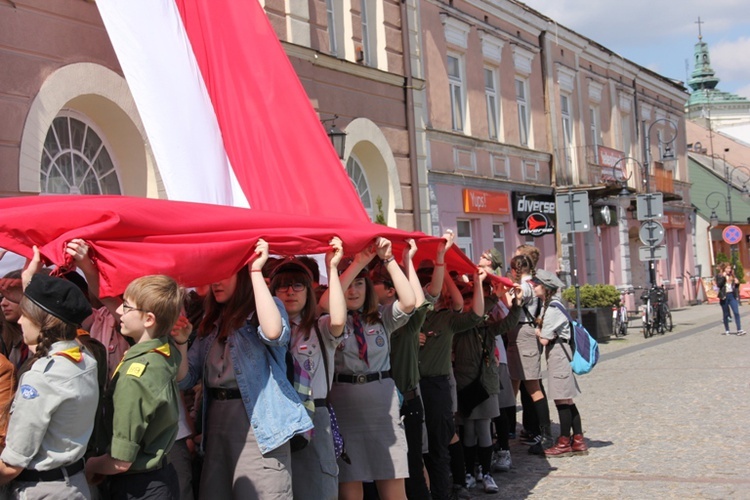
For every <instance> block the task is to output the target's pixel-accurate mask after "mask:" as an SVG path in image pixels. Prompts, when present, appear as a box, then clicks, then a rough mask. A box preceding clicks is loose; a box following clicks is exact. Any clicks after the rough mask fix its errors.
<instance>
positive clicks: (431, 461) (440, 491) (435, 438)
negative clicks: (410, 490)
mask: <svg viewBox="0 0 750 500" xmlns="http://www.w3.org/2000/svg"><path fill="white" fill-rule="evenodd" d="M419 388H420V390H421V392H422V402H423V403H424V416H425V424H426V426H427V444H428V446H429V453H428V454H427V455H425V459H424V463H425V466H426V467H427V473H428V474H429V475H430V490H431V491H432V499H433V500H445V499H447V498H450V496H451V493H452V489H453V485H452V483H451V480H450V474H451V457H450V453H449V452H448V446H449V445H450V442H451V438H452V437H453V435H454V434H455V433H456V426H455V424H454V422H453V409H452V401H451V388H450V384H449V382H448V376H447V375H446V376H440V377H427V378H423V379H422V380H421V381H420V383H419Z"/></svg>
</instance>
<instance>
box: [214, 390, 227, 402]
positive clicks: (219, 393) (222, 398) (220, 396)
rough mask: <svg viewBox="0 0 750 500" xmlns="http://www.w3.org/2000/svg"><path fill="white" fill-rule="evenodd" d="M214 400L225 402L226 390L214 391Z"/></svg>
mask: <svg viewBox="0 0 750 500" xmlns="http://www.w3.org/2000/svg"><path fill="white" fill-rule="evenodd" d="M216 399H218V400H219V401H226V400H227V390H226V389H218V390H217V391H216Z"/></svg>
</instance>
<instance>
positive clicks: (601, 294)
mask: <svg viewBox="0 0 750 500" xmlns="http://www.w3.org/2000/svg"><path fill="white" fill-rule="evenodd" d="M562 296H563V298H564V299H565V300H567V301H568V302H569V303H571V304H575V302H576V289H575V287H572V286H571V287H569V288H566V289H565V291H563V294H562ZM619 303H620V292H619V291H617V288H615V286H614V285H583V286H581V307H592V308H593V307H612V306H614V305H619Z"/></svg>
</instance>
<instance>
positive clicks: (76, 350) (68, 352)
mask: <svg viewBox="0 0 750 500" xmlns="http://www.w3.org/2000/svg"><path fill="white" fill-rule="evenodd" d="M53 356H62V357H63V358H67V359H69V360H71V361H72V362H73V363H80V362H81V360H82V359H83V352H82V350H81V346H76V347H71V348H70V349H65V350H64V351H57V352H56V353H55V354H53Z"/></svg>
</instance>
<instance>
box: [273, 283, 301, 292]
mask: <svg viewBox="0 0 750 500" xmlns="http://www.w3.org/2000/svg"><path fill="white" fill-rule="evenodd" d="M289 288H291V289H292V290H293V291H295V292H301V291H302V290H304V289H305V284H304V283H287V284H286V285H279V286H277V287H276V291H277V292H286V291H289Z"/></svg>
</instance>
